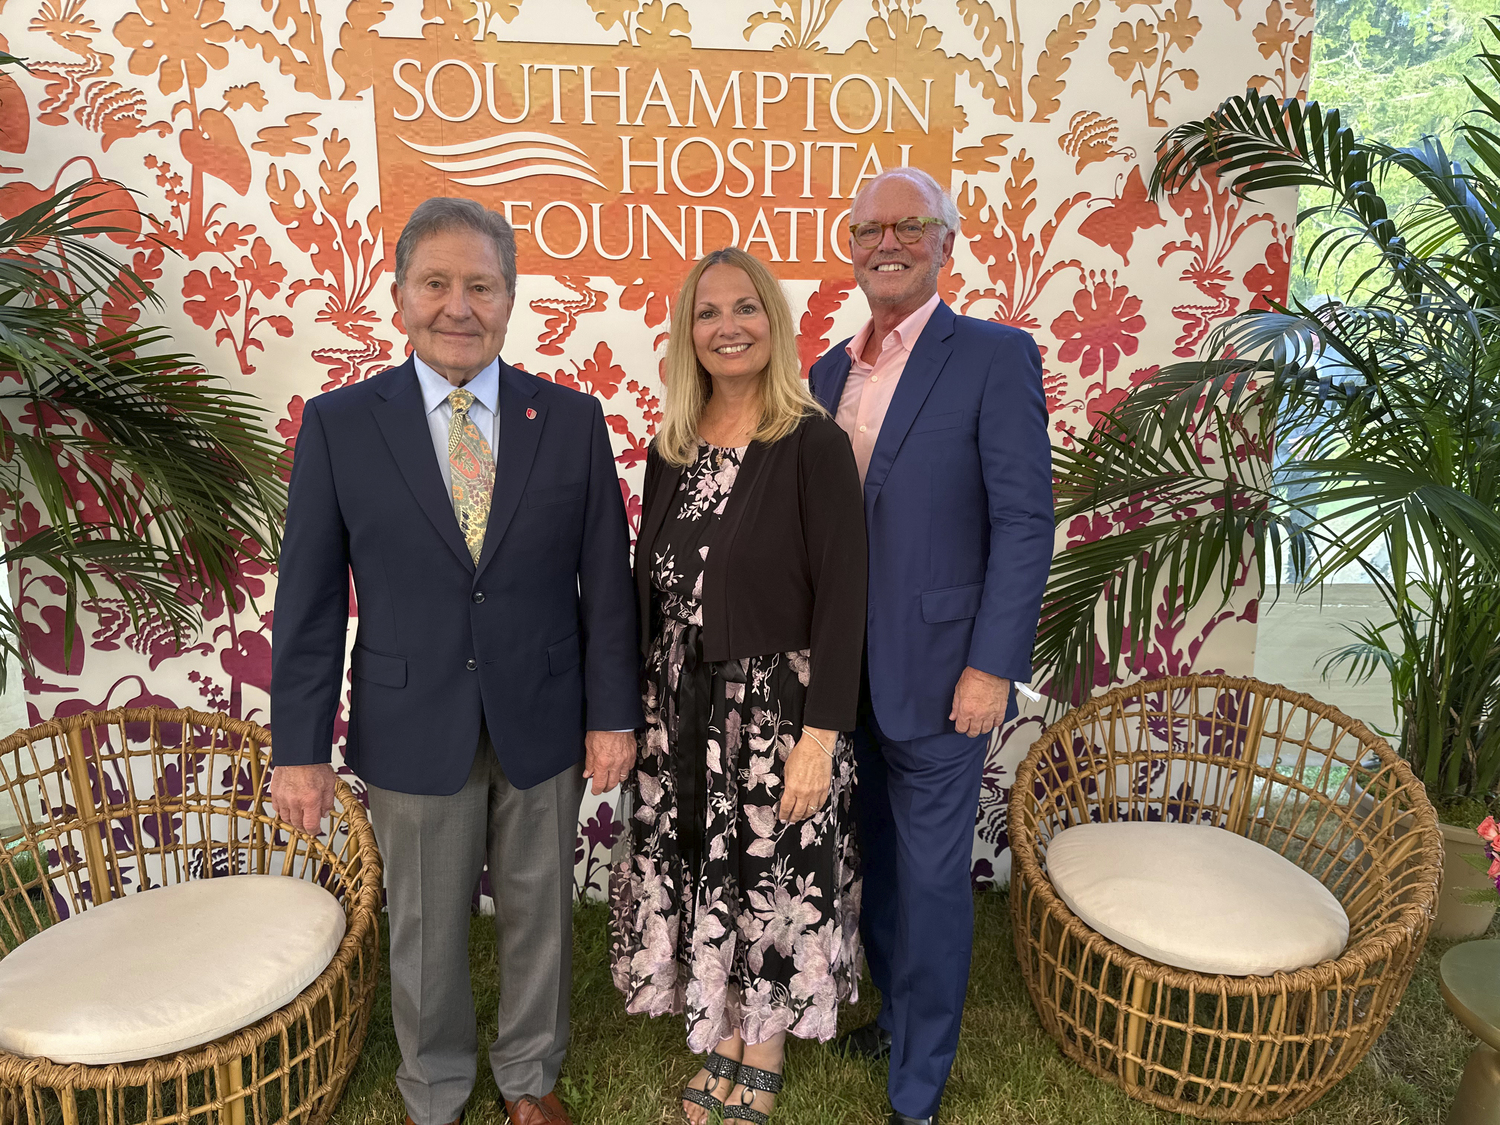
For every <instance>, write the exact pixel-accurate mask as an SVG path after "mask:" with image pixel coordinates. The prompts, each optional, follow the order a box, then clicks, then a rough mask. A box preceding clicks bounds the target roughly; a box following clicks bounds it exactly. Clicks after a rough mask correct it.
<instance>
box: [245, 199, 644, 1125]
mask: <svg viewBox="0 0 1500 1125" xmlns="http://www.w3.org/2000/svg"><path fill="white" fill-rule="evenodd" d="M392 290H393V294H394V297H395V301H396V308H397V310H398V312H399V313H400V315H401V318H402V322H403V325H404V327H405V330H406V333H407V335H408V337H409V338H410V340H411V344H412V349H413V352H414V355H413V356H412V357H411V358H409V359H408V360H407V361H406V362H405V363H403V364H401V365H400V366H399V367H395V368H392V369H391V370H389V371H385V372H383V373H381V374H380V375H377V376H375V377H374V378H372V379H369V380H368V381H366V382H364V383H359V384H356V385H355V386H352V387H346V388H343V389H341V390H336V391H333V392H331V393H329V394H325V395H321V396H319V397H317V398H314V399H313V400H311V401H310V402H308V403H307V405H306V407H305V408H304V409H303V413H302V428H301V430H300V432H299V433H298V436H297V451H296V459H295V462H294V464H293V467H292V477H291V492H290V503H289V506H288V509H287V526H286V537H285V539H284V540H283V543H282V553H281V567H280V579H279V583H278V586H277V591H276V616H275V622H274V638H275V639H274V646H273V662H272V675H271V713H272V718H273V721H274V726H275V746H274V750H273V764H274V766H275V770H274V773H273V774H272V779H271V796H272V800H273V802H274V803H275V807H276V810H277V812H278V813H279V814H280V815H281V816H282V817H284V818H285V819H286V820H287V821H289V822H290V823H291V824H293V825H295V826H296V827H298V828H300V829H303V830H305V831H308V832H311V833H316V832H317V831H318V828H319V821H320V819H321V817H322V816H323V815H325V814H326V813H327V812H328V810H329V808H330V807H331V803H332V798H333V772H332V770H331V769H330V767H329V765H328V762H329V759H330V751H331V747H332V743H333V723H334V715H335V712H336V710H337V708H338V706H339V698H340V695H341V694H342V687H343V683H344V677H343V670H344V644H345V639H344V638H345V633H346V629H347V624H348V622H347V617H348V610H349V579H350V576H351V574H352V576H353V580H354V588H355V592H356V595H357V603H358V613H359V632H358V635H357V637H356V639H355V644H354V649H353V653H352V655H351V657H350V673H351V676H352V679H353V699H352V703H351V707H350V714H349V734H348V742H347V744H346V747H345V751H344V755H345V759H346V760H347V761H348V763H349V765H350V766H351V768H353V770H354V771H355V772H356V773H357V774H359V776H360V777H361V778H362V779H363V780H364V782H365V784H366V786H367V789H368V795H369V804H370V814H371V820H372V822H373V824H374V828H375V833H376V836H377V838H378V840H379V843H380V849H381V853H382V855H383V856H384V859H385V881H386V893H387V901H388V904H389V907H390V918H391V993H392V995H391V1008H392V1016H393V1019H394V1022H395V1027H396V1038H397V1042H398V1043H399V1045H400V1048H401V1059H402V1063H401V1068H400V1070H399V1071H398V1072H397V1084H398V1085H399V1086H400V1089H401V1093H402V1096H403V1098H404V1099H405V1102H406V1107H407V1119H406V1120H407V1125H445V1123H447V1122H455V1121H457V1119H458V1118H459V1116H460V1114H461V1112H462V1109H463V1106H464V1103H465V1102H466V1101H467V1099H468V1097H469V1093H470V1091H471V1090H472V1088H473V1085H474V1075H475V1047H476V1044H475V1025H474V1001H473V994H472V992H471V990H470V983H469V903H470V900H471V898H472V895H473V893H474V889H475V886H476V884H477V883H478V881H479V876H480V870H481V868H482V867H483V865H484V864H485V863H486V862H488V864H489V871H490V885H491V889H492V890H493V892H494V898H495V928H496V931H497V936H498V939H499V958H500V1012H499V1033H498V1036H497V1038H496V1040H495V1042H494V1044H492V1045H491V1047H490V1066H491V1069H492V1070H493V1071H494V1075H495V1081H496V1084H497V1085H498V1086H499V1088H500V1091H501V1094H502V1095H503V1097H504V1099H505V1103H506V1112H507V1114H508V1115H509V1118H510V1120H511V1121H512V1122H515V1123H516V1125H544V1123H558V1122H564V1123H565V1122H567V1120H568V1118H567V1114H566V1112H565V1111H564V1110H563V1107H562V1105H561V1104H560V1103H559V1102H558V1100H557V1096H556V1094H554V1093H553V1092H552V1090H553V1085H554V1084H555V1083H556V1081H557V1076H558V1070H559V1068H560V1067H561V1065H562V1060H563V1055H564V1053H565V1051H566V1048H567V1042H568V996H569V990H570V983H571V982H570V968H571V966H570V954H571V949H572V917H573V915H572V898H573V853H574V846H575V842H576V840H577V826H578V807H579V803H580V801H581V800H582V797H583V785H584V779H585V778H590V777H591V778H592V779H593V786H594V792H595V793H600V792H603V791H604V790H606V789H609V788H612V787H613V786H615V785H616V784H618V783H619V782H620V781H621V780H622V779H623V778H624V777H625V774H626V773H627V772H628V770H629V769H630V768H631V766H632V765H633V763H634V761H635V736H634V733H633V731H634V728H635V727H636V726H637V725H639V724H640V723H641V721H642V719H641V704H640V690H639V682H638V675H637V647H636V645H637V631H636V611H635V590H634V586H633V584H632V581H631V575H630V561H629V532H628V529H627V525H626V519H625V510H624V505H623V502H622V500H621V496H620V484H619V479H618V478H617V477H616V475H615V469H614V457H613V455H612V453H611V450H610V443H609V436H608V431H607V429H606V427H605V424H604V415H603V412H602V411H601V410H600V408H599V404H598V402H597V401H595V400H594V399H593V398H592V397H591V396H588V395H584V394H580V393H579V392H577V391H573V390H568V389H566V388H564V387H559V386H555V385H554V384H552V383H550V382H547V381H546V380H544V379H539V378H537V377H536V376H534V375H528V374H527V373H526V372H524V371H520V370H517V369H516V368H514V367H511V366H509V365H507V364H506V363H504V362H503V361H502V360H501V359H500V358H499V357H500V349H501V346H502V345H503V344H504V342H505V330H506V325H507V323H508V322H509V319H510V312H511V308H512V306H513V304H514V300H515V291H516V253H515V236H514V234H513V233H512V231H511V229H510V226H509V224H507V223H506V221H505V219H504V218H502V217H501V216H500V215H498V214H496V213H495V212H493V211H487V210H485V209H484V208H483V207H481V206H480V205H479V204H477V203H474V202H472V201H470V200H459V199H429V200H428V201H427V202H425V203H423V204H422V205H421V206H419V207H418V208H417V209H416V211H414V212H413V214H412V217H411V220H410V221H409V222H408V223H407V225H406V228H405V229H404V230H403V231H402V233H401V238H400V241H399V242H398V243H397V244H396V282H395V284H394V285H393V286H392Z"/></svg>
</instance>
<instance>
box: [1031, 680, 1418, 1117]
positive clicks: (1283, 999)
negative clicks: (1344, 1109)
mask: <svg viewBox="0 0 1500 1125" xmlns="http://www.w3.org/2000/svg"><path fill="white" fill-rule="evenodd" d="M1157 819H1160V820H1166V821H1177V822H1189V823H1202V824H1213V825H1217V826H1219V827H1222V828H1224V829H1226V830H1228V831H1230V832H1237V833H1239V834H1241V835H1243V836H1246V837H1248V838H1250V839H1252V840H1255V841H1257V842H1259V843H1262V844H1265V845H1266V846H1268V847H1270V848H1273V849H1274V850H1275V851H1277V852H1279V853H1280V854H1282V855H1284V856H1285V857H1286V858H1288V859H1289V860H1291V861H1292V862H1294V863H1296V864H1297V865H1298V866H1299V867H1301V868H1303V869H1304V870H1305V871H1308V872H1310V873H1311V874H1312V875H1314V876H1315V877H1316V878H1317V879H1318V880H1319V881H1320V882H1322V883H1323V885H1324V886H1326V887H1328V889H1329V890H1330V891H1332V892H1333V894H1334V897H1336V898H1337V899H1338V900H1339V902H1340V903H1341V904H1342V905H1343V907H1344V910H1345V912H1346V913H1347V914H1348V916H1349V927H1350V932H1349V944H1348V946H1347V948H1346V949H1345V950H1344V952H1343V954H1342V955H1341V956H1340V957H1338V959H1336V960H1332V961H1324V962H1322V963H1320V964H1317V965H1313V966H1311V967H1309V968H1305V969H1299V970H1297V971H1296V972H1285V973H1276V974H1274V975H1272V976H1265V977H1228V976H1208V975H1204V974H1200V973H1195V972H1191V971H1186V970H1181V969H1175V968H1170V967H1168V966H1166V965H1161V964H1158V963H1156V962H1154V961H1150V960H1147V959H1146V958H1144V957H1140V956H1138V955H1136V954H1134V953H1132V952H1130V951H1129V950H1126V949H1124V948H1122V947H1121V946H1119V945H1116V944H1115V943H1113V942H1111V941H1109V940H1107V939H1106V938H1104V937H1102V936H1101V935H1099V934H1098V933H1096V932H1094V931H1093V930H1091V929H1089V927H1088V926H1086V925H1085V924H1084V923H1083V922H1082V921H1081V920H1080V919H1079V918H1078V917H1077V916H1076V915H1074V914H1073V913H1072V912H1071V911H1070V910H1069V909H1068V907H1067V906H1066V905H1064V904H1063V902H1062V900H1061V899H1060V898H1059V897H1058V895H1057V894H1056V893H1055V891H1054V890H1053V888H1052V884H1051V883H1050V881H1049V880H1048V878H1047V874H1046V860H1047V842H1048V841H1049V840H1050V839H1052V838H1053V837H1054V836H1056V835H1057V834H1058V833H1059V832H1061V831H1063V830H1064V829H1065V828H1068V827H1070V826H1072V825H1075V824H1082V823H1086V822H1090V821H1115V820H1157ZM1010 840H1011V847H1012V849H1013V852H1012V855H1013V867H1012V883H1011V891H1010V902H1011V914H1012V921H1013V923H1014V926H1015V943H1016V954H1017V956H1018V958H1019V959H1020V963H1021V972H1022V976H1023V977H1024V979H1025V981H1026V987H1027V989H1028V991H1029V992H1030V994H1031V1001H1032V1004H1033V1005H1034V1006H1035V1007H1036V1010H1037V1014H1038V1015H1039V1016H1040V1017H1041V1021H1042V1026H1043V1027H1044V1028H1046V1030H1047V1033H1048V1034H1049V1035H1051V1036H1052V1037H1053V1038H1054V1039H1056V1040H1057V1042H1058V1044H1059V1045H1060V1046H1061V1047H1062V1050H1063V1052H1064V1054H1066V1055H1067V1056H1068V1057H1069V1058H1071V1059H1073V1060H1075V1061H1076V1062H1078V1063H1081V1064H1082V1065H1083V1066H1084V1067H1085V1068H1087V1069H1088V1070H1089V1071H1091V1072H1093V1073H1094V1074H1096V1075H1098V1076H1099V1077H1101V1078H1104V1079H1107V1080H1108V1081H1110V1082H1113V1083H1114V1084H1115V1085H1117V1086H1119V1087H1120V1088H1121V1089H1123V1090H1124V1091H1125V1093H1126V1094H1128V1095H1130V1096H1131V1097H1133V1098H1136V1099H1138V1100H1140V1101H1143V1102H1147V1103H1149V1104H1151V1105H1154V1106H1157V1107H1159V1108H1161V1109H1165V1110H1171V1111H1175V1112H1179V1113H1186V1114H1191V1115H1193V1116H1195V1117H1207V1118H1215V1119H1218V1120H1226V1121H1267V1120H1272V1119H1274V1118H1279V1117H1284V1116H1286V1115H1288V1114H1291V1113H1294V1112H1296V1111H1297V1110H1300V1109H1303V1108H1305V1107H1306V1106H1308V1105H1311V1104H1312V1103H1313V1102H1315V1101H1316V1100H1317V1099H1318V1098H1319V1097H1321V1096H1322V1095H1323V1094H1324V1093H1326V1092H1327V1091H1328V1090H1329V1089H1330V1088H1331V1087H1332V1086H1333V1085H1334V1084H1335V1083H1336V1082H1338V1081H1339V1079H1341V1078H1342V1077H1343V1076H1344V1075H1345V1074H1347V1073H1348V1072H1349V1070H1350V1069H1351V1068H1352V1067H1353V1066H1354V1065H1355V1064H1356V1063H1357V1062H1359V1060H1360V1059H1361V1058H1363V1057H1364V1054H1365V1052H1366V1051H1368V1050H1369V1049H1370V1047H1371V1045H1372V1044H1373V1043H1374V1042H1375V1040H1376V1038H1377V1037H1378V1036H1379V1035H1380V1033H1381V1031H1382V1030H1383V1029H1384V1028H1385V1025H1386V1022H1387V1021H1388V1020H1389V1019H1390V1016H1391V1013H1392V1012H1393V1011H1394V1010H1395V1007H1396V1004H1397V1002H1398V1001H1399V999H1400V997H1401V994H1402V992H1403V990H1404V989H1405V988H1406V985H1407V982H1408V981H1409V980H1410V979H1411V975H1412V971H1413V969H1415V967H1416V963H1417V958H1418V955H1419V954H1420V953H1421V951H1422V946H1423V944H1424V943H1425V942H1426V940H1427V932H1428V928H1429V926H1430V924H1431V920H1432V913H1433V910H1434V909H1435V904H1436V902H1437V893H1438V882H1439V878H1440V875H1441V871H1442V845H1441V840H1440V837H1439V835H1438V830H1437V818H1436V816H1435V814H1434V812H1433V809H1432V806H1431V804H1430V803H1429V802H1428V800H1427V797H1426V794H1425V793H1424V791H1423V789H1422V786H1421V785H1420V784H1419V783H1418V782H1417V780H1416V779H1415V777H1414V776H1413V775H1412V772H1411V770H1410V769H1408V768H1407V766H1406V764H1405V763H1404V762H1402V761H1400V760H1399V759H1398V758H1397V757H1396V756H1395V754H1393V753H1392V751H1391V749H1390V747H1389V746H1387V745H1386V743H1385V742H1384V741H1383V740H1381V739H1379V738H1377V737H1376V736H1375V735H1373V734H1371V733H1370V731H1369V730H1367V729H1366V728H1365V727H1364V725H1363V724H1361V723H1358V722H1356V721H1355V720H1353V719H1350V718H1348V717H1347V716H1345V715H1343V714H1341V713H1340V712H1338V711H1336V710H1335V709H1333V708H1332V707H1328V706H1325V705H1324V704H1322V703H1319V702H1318V701H1317V700H1315V699H1313V698H1311V697H1310V696H1307V695H1302V694H1300V693H1297V692H1292V691H1289V690H1287V689H1286V688H1282V687H1276V686H1273V685H1270V684H1264V683H1261V682H1259V681H1257V680H1249V679H1234V678H1230V677H1225V676H1174V677H1170V678H1166V679H1158V680H1151V681H1147V682H1144V683H1138V684H1133V685H1129V686H1126V687H1120V688H1116V689H1115V690H1113V691H1111V692H1109V693H1108V694H1106V695H1103V696H1100V697H1099V698H1097V699H1094V700H1092V701H1090V702H1089V703H1087V704H1086V705H1084V706H1082V707H1080V708H1078V709H1076V710H1075V711H1073V712H1071V713H1069V714H1068V715H1067V716H1065V717H1064V718H1063V719H1062V720H1061V721H1060V722H1058V723H1056V724H1055V725H1053V726H1052V727H1051V728H1049V729H1048V730H1047V731H1046V733H1045V734H1043V735H1042V737H1041V738H1040V739H1038V740H1037V742H1036V743H1035V744H1034V745H1033V746H1032V748H1031V751H1030V753H1029V754H1028V755H1027V756H1026V759H1025V760H1024V761H1023V762H1022V764H1021V767H1020V769H1019V771H1018V772H1017V774H1016V781H1015V786H1014V787H1013V789H1012V790H1011V802H1010Z"/></svg>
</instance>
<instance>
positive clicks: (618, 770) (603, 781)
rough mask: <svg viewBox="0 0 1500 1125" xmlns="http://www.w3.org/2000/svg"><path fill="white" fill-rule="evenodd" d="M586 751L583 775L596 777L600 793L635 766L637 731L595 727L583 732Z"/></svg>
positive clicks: (595, 786)
mask: <svg viewBox="0 0 1500 1125" xmlns="http://www.w3.org/2000/svg"><path fill="white" fill-rule="evenodd" d="M583 753H584V760H583V776H584V777H591V778H593V779H594V795H595V796H596V797H597V796H598V795H599V794H600V793H603V792H605V791H606V790H609V789H613V788H614V787H615V786H616V785H619V784H620V782H622V781H624V780H625V779H626V778H627V777H629V776H630V771H631V770H632V769H634V768H635V731H633V730H623V731H617V730H591V731H589V732H587V733H586V734H585V735H584V736H583Z"/></svg>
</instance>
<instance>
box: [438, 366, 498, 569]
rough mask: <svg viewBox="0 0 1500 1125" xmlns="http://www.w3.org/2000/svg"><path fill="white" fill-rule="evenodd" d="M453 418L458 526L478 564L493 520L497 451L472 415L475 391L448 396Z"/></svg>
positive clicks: (451, 467)
mask: <svg viewBox="0 0 1500 1125" xmlns="http://www.w3.org/2000/svg"><path fill="white" fill-rule="evenodd" d="M448 401H449V403H451V404H452V406H453V418H452V419H451V420H450V421H449V422H448V467H449V475H450V478H451V480H452V482H453V511H454V513H455V514H456V515H457V516H458V530H459V532H460V534H462V535H463V537H464V542H466V543H467V544H468V545H469V554H470V555H472V556H473V557H474V562H475V564H476V565H477V564H478V562H479V554H480V552H481V551H483V550H484V529H485V527H486V526H487V525H488V524H489V522H490V496H491V494H493V493H494V491H495V455H494V454H493V453H492V452H491V451H490V443H489V442H488V441H486V440H485V439H484V437H483V436H482V435H481V434H480V432H479V427H478V426H476V425H475V424H474V423H473V421H472V420H471V419H470V418H469V407H471V406H473V405H474V392H472V391H461V390H460V391H454V392H453V393H452V394H450V395H449V396H448Z"/></svg>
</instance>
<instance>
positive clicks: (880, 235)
mask: <svg viewBox="0 0 1500 1125" xmlns="http://www.w3.org/2000/svg"><path fill="white" fill-rule="evenodd" d="M929 224H936V225H937V226H940V227H944V228H946V227H947V224H946V223H944V222H943V220H942V219H930V218H921V217H916V216H913V217H912V218H907V219H897V220H896V221H895V222H894V223H876V222H863V223H850V224H849V234H850V236H851V237H852V238H853V239H854V241H855V243H856V244H857V245H860V246H863V247H864V248H865V249H866V250H873V249H875V247H877V246H879V245H880V244H881V242H882V241H884V239H885V232H886V231H888V230H890V229H892V228H894V229H895V231H896V238H897V240H899V241H901V242H904V243H906V244H907V245H910V244H911V243H913V242H921V241H922V236H923V235H924V234H926V233H927V227H928V225H929Z"/></svg>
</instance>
